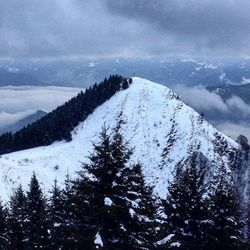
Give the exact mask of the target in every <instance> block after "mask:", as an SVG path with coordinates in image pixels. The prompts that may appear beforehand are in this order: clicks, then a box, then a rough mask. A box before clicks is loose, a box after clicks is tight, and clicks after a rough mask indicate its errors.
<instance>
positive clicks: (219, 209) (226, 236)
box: [208, 165, 248, 250]
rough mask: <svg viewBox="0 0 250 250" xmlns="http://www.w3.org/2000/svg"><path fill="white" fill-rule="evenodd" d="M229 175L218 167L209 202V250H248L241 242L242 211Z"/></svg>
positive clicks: (224, 169)
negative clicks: (214, 187) (215, 182)
mask: <svg viewBox="0 0 250 250" xmlns="http://www.w3.org/2000/svg"><path fill="white" fill-rule="evenodd" d="M230 175H231V173H229V172H227V171H226V168H225V166H224V165H222V166H221V167H220V171H219V176H218V178H217V181H218V184H217V188H216V190H215V193H214V194H212V195H211V197H210V201H209V207H210V220H211V221H212V224H211V227H210V229H209V231H208V234H209V238H210V239H209V243H208V248H209V249H222V250H224V249H225V250H226V249H234V250H235V249H248V248H247V246H246V244H245V243H244V242H243V240H242V237H241V236H242V229H243V225H244V224H243V222H242V220H241V216H242V210H241V207H240V200H239V198H238V197H240V196H239V195H237V189H236V186H235V184H234V181H233V178H232V177H231V176H230Z"/></svg>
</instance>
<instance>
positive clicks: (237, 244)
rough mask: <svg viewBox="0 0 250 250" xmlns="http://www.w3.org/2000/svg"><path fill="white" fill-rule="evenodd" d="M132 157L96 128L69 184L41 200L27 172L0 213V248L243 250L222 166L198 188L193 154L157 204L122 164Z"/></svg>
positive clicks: (137, 170) (136, 172)
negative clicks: (25, 182) (84, 158)
mask: <svg viewBox="0 0 250 250" xmlns="http://www.w3.org/2000/svg"><path fill="white" fill-rule="evenodd" d="M132 153H133V152H132V150H131V149H130V147H129V145H128V144H127V143H126V142H124V140H123V137H122V136H121V134H120V133H119V131H117V130H115V131H113V132H111V133H109V130H108V129H105V128H104V129H103V131H102V132H101V134H100V138H99V141H98V142H95V143H94V144H93V152H92V153H91V154H90V156H89V163H88V164H83V166H82V169H81V170H80V171H79V172H78V175H77V178H75V179H71V178H70V177H69V176H67V177H66V179H65V185H64V187H63V188H60V187H59V186H58V184H57V182H56V181H55V183H54V185H53V188H52V190H51V192H50V195H45V194H44V193H43V192H42V189H41V187H40V185H39V182H38V180H37V178H36V175H35V173H34V174H33V176H32V178H31V181H30V184H29V189H28V190H27V191H24V190H23V189H22V187H21V186H19V187H18V188H17V189H16V190H15V191H14V193H13V194H12V196H11V198H10V202H8V203H7V204H5V205H4V204H3V203H1V206H0V249H11V250H13V249H18V250H22V249H25V250H29V249H72V250H73V249H75V250H78V249H79V250H94V249H102V250H154V249H155V250H164V249H182V250H184V249H185V250H189V249H195V250H198V249H199V250H200V249H209V250H211V249H222V250H224V249H225V250H228V249H232V250H233V249H249V245H248V244H247V241H248V240H247V236H246V235H245V234H244V237H243V231H244V230H243V229H244V228H245V227H246V223H245V221H244V220H243V219H242V218H244V216H242V215H243V211H242V209H241V207H240V202H239V200H238V195H237V190H236V188H235V185H234V182H233V180H232V178H230V177H229V176H228V175H227V174H226V169H225V167H224V166H221V167H220V168H219V170H220V171H219V173H218V175H217V176H216V177H215V180H214V182H213V183H214V189H213V190H210V192H209V191H208V190H206V189H205V188H204V178H205V173H206V171H205V169H206V166H203V164H202V163H200V164H198V162H199V161H198V160H197V157H198V154H193V155H192V156H191V157H190V161H189V164H188V166H187V167H186V168H182V167H181V166H176V173H175V174H174V178H173V181H172V182H171V184H170V185H169V186H168V195H167V197H165V198H164V199H159V198H156V197H155V195H154V193H153V190H152V187H150V186H148V185H147V184H146V183H145V181H144V176H143V174H142V170H141V169H142V166H141V165H140V164H136V165H129V164H128V161H129V159H130V157H131V154H132Z"/></svg>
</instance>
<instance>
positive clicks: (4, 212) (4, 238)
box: [0, 201, 10, 249]
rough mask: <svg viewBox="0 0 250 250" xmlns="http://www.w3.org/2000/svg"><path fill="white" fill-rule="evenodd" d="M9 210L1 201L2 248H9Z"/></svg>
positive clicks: (0, 241)
mask: <svg viewBox="0 0 250 250" xmlns="http://www.w3.org/2000/svg"><path fill="white" fill-rule="evenodd" d="M7 216H8V210H7V208H6V207H5V206H4V205H3V204H2V201H0V249H8V247H9V243H10V241H9V237H8V228H7Z"/></svg>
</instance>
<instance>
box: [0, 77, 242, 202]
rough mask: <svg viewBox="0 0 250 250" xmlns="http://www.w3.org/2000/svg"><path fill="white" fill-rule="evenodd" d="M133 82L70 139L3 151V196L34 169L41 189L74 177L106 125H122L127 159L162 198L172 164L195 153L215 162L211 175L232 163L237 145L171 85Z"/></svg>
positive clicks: (0, 185)
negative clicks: (130, 152) (130, 150)
mask: <svg viewBox="0 0 250 250" xmlns="http://www.w3.org/2000/svg"><path fill="white" fill-rule="evenodd" d="M132 80H133V81H132V84H131V85H130V86H129V88H128V89H126V90H121V91H119V92H118V93H116V94H115V95H114V96H113V97H112V98H110V99H109V100H108V101H106V102H105V103H104V104H103V105H101V106H99V107H98V108H96V110H95V111H94V112H93V113H92V114H91V115H89V116H88V118H87V119H86V120H85V121H84V122H82V123H80V124H79V125H78V126H77V127H76V128H75V129H74V131H73V132H72V138H73V139H72V141H71V142H64V141H61V142H57V143H54V144H52V145H50V146H47V147H38V148H33V149H28V150H23V151H19V152H15V153H11V154H6V155H2V156H1V158H0V178H1V182H0V190H1V193H0V196H2V197H3V198H4V199H6V198H7V196H8V193H9V192H10V190H11V189H12V187H13V186H16V185H17V184H18V183H22V184H23V186H24V187H26V186H27V183H28V182H29V180H30V176H31V175H32V172H33V171H35V173H36V174H37V177H38V179H39V180H40V182H41V183H42V184H43V185H44V187H45V189H50V188H51V186H52V184H53V180H54V179H55V178H56V179H57V180H58V183H59V184H63V181H64V178H65V176H66V174H67V173H69V174H70V175H74V174H75V172H76V171H77V170H79V168H80V166H81V165H82V162H84V161H87V156H88V155H89V153H90V152H91V150H92V142H93V141H96V140H98V136H99V133H100V131H101V129H102V126H103V125H104V124H105V125H106V126H108V127H110V130H112V128H115V127H117V124H120V132H121V133H122V134H123V135H124V137H125V139H126V140H127V141H128V142H129V144H130V146H131V147H133V148H135V150H134V154H133V156H132V159H131V162H130V163H136V162H138V161H140V162H141V163H142V165H143V173H144V176H145V179H146V181H147V182H148V183H149V184H151V185H153V186H154V190H155V192H156V194H158V195H160V196H161V197H164V196H165V195H166V189H167V185H168V181H169V180H170V179H171V177H172V173H173V171H174V169H175V167H176V165H177V164H179V163H180V162H184V161H185V160H186V159H187V158H188V157H189V156H190V155H191V154H192V153H194V152H200V153H201V154H203V155H204V156H206V157H207V158H208V160H209V161H211V162H213V165H211V169H210V172H211V173H212V172H214V171H216V166H218V164H220V163H222V162H223V163H224V164H225V165H227V166H229V165H230V161H231V159H232V158H233V156H234V154H235V153H236V150H237V148H238V147H239V146H238V144H237V143H236V142H234V141H233V140H232V139H230V138H228V137H227V136H225V135H223V134H222V133H220V132H218V131H217V130H216V129H215V128H214V127H213V126H212V125H211V124H209V123H208V122H206V121H205V120H204V119H203V117H201V116H200V115H199V114H198V113H197V112H195V111H194V110H193V109H192V108H190V107H188V106H187V105H185V104H184V103H183V102H182V101H181V100H179V98H178V96H177V94H175V93H174V92H173V91H171V90H170V89H169V88H167V87H165V86H162V85H159V84H156V83H153V82H151V81H148V80H146V79H142V78H138V77H133V78H132Z"/></svg>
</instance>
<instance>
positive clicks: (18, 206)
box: [8, 186, 27, 250]
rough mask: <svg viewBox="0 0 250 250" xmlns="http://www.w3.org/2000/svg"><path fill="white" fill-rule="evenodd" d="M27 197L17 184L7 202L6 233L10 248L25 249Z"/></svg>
mask: <svg viewBox="0 0 250 250" xmlns="http://www.w3.org/2000/svg"><path fill="white" fill-rule="evenodd" d="M26 203H27V198H26V195H25V193H24V191H23V189H22V186H19V187H18V188H17V189H16V190H15V191H14V193H13V195H12V196H11V199H10V204H9V217H8V235H9V240H10V249H20V250H25V249H27V248H26V240H25V231H26V228H25V225H26V224H25V223H26V221H27V204H26Z"/></svg>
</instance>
